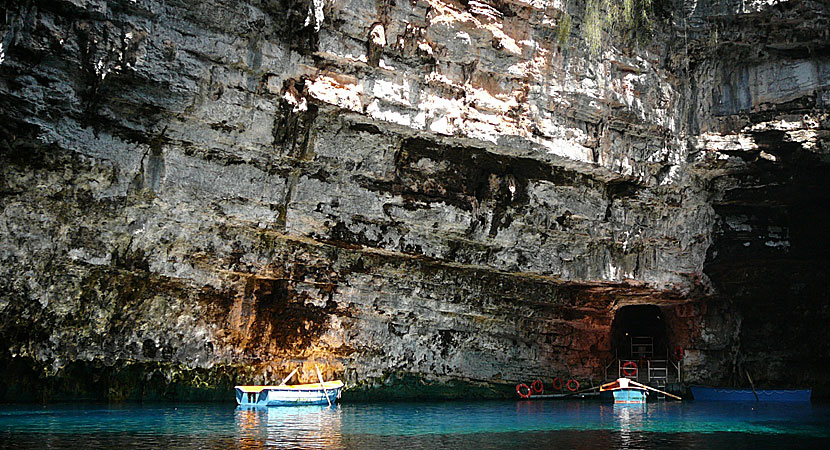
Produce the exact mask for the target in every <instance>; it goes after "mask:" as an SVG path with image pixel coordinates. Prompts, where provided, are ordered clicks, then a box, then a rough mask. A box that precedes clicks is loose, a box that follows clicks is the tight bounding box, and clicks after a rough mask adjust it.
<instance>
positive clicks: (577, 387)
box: [568, 380, 579, 392]
mask: <svg viewBox="0 0 830 450" xmlns="http://www.w3.org/2000/svg"><path fill="white" fill-rule="evenodd" d="M573 383H576V386H574V387H571V384H573ZM578 389H579V381H576V380H568V390H569V391H571V392H575V391H576V390H578Z"/></svg>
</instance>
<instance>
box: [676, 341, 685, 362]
mask: <svg viewBox="0 0 830 450" xmlns="http://www.w3.org/2000/svg"><path fill="white" fill-rule="evenodd" d="M685 353H686V352H684V351H683V347H681V346H679V345H678V346H677V347H675V348H674V359H676V360H678V361H682V360H683V356H685Z"/></svg>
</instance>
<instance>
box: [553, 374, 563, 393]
mask: <svg viewBox="0 0 830 450" xmlns="http://www.w3.org/2000/svg"><path fill="white" fill-rule="evenodd" d="M553 388H554V389H556V390H557V391H561V390H562V380H560V379H559V377H556V378H554V379H553Z"/></svg>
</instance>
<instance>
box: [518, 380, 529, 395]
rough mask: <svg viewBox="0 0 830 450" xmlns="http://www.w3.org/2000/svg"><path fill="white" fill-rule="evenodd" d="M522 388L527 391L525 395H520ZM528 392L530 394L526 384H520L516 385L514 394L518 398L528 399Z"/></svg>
mask: <svg viewBox="0 0 830 450" xmlns="http://www.w3.org/2000/svg"><path fill="white" fill-rule="evenodd" d="M522 388H525V389H527V393H526V394H522ZM530 392H531V391H530V388H529V387H528V386H527V385H526V384H524V383H521V384H517V385H516V393H517V394H519V397H521V398H530Z"/></svg>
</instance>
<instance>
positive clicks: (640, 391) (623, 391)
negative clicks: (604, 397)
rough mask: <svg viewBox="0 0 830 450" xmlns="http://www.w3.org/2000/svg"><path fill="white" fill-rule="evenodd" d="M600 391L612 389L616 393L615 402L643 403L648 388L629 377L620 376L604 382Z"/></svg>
mask: <svg viewBox="0 0 830 450" xmlns="http://www.w3.org/2000/svg"><path fill="white" fill-rule="evenodd" d="M599 390H600V392H607V391H610V392H611V393H613V394H614V403H629V404H643V403H645V402H646V396H647V395H648V388H647V387H646V386H643V385H641V384H639V383H636V382H633V381H631V380H629V379H628V378H618V379H617V380H616V381H612V382H610V383H606V384H603V385H602V386H600V388H599Z"/></svg>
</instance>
